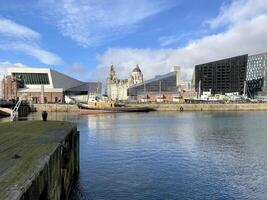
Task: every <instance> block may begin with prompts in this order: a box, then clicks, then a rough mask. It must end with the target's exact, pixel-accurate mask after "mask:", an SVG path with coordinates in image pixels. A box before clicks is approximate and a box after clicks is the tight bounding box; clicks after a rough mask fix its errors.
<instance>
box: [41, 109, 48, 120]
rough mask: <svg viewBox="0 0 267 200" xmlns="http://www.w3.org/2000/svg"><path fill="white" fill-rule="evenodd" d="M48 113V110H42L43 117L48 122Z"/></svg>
mask: <svg viewBox="0 0 267 200" xmlns="http://www.w3.org/2000/svg"><path fill="white" fill-rule="evenodd" d="M47 115H48V114H47V112H46V111H43V112H42V118H43V121H44V122H46V120H47Z"/></svg>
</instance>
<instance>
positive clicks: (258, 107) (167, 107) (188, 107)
mask: <svg viewBox="0 0 267 200" xmlns="http://www.w3.org/2000/svg"><path fill="white" fill-rule="evenodd" d="M128 105H129V106H149V107H152V108H154V109H155V110H156V111H180V110H183V111H267V103H242V104H177V103H162V104H158V103H151V104H128ZM33 107H34V109H35V110H36V111H38V112H42V111H48V112H79V108H78V106H77V105H69V104H34V105H33Z"/></svg>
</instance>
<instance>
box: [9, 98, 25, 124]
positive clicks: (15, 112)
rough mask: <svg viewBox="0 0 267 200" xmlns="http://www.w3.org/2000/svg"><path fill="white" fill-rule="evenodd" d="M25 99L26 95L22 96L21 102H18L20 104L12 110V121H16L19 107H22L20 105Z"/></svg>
mask: <svg viewBox="0 0 267 200" xmlns="http://www.w3.org/2000/svg"><path fill="white" fill-rule="evenodd" d="M23 98H24V95H22V96H21V97H20V98H19V100H18V102H17V103H16V105H15V107H14V108H13V109H12V111H11V114H10V121H14V119H15V117H16V114H17V112H18V110H19V107H20V105H21V102H22V100H23Z"/></svg>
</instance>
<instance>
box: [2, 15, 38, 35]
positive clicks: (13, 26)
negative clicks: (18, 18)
mask: <svg viewBox="0 0 267 200" xmlns="http://www.w3.org/2000/svg"><path fill="white" fill-rule="evenodd" d="M0 35H2V36H7V37H17V38H24V39H38V38H39V37H40V34H39V33H38V32H36V31H34V30H32V29H30V28H28V27H26V26H22V25H20V24H17V23H15V22H13V21H11V20H9V19H5V18H2V17H0Z"/></svg>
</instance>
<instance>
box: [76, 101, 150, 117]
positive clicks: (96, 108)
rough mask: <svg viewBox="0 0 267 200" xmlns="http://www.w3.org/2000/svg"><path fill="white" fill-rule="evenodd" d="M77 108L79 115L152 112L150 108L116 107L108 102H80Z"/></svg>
mask: <svg viewBox="0 0 267 200" xmlns="http://www.w3.org/2000/svg"><path fill="white" fill-rule="evenodd" d="M78 107H79V108H80V113H81V114H91V113H92V114H94V113H114V112H149V111H153V109H152V108H150V107H128V106H116V104H115V103H108V102H80V103H78Z"/></svg>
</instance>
